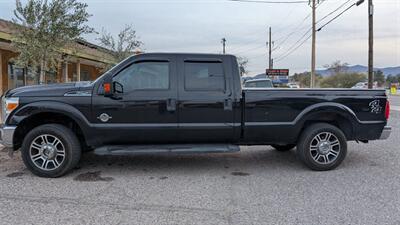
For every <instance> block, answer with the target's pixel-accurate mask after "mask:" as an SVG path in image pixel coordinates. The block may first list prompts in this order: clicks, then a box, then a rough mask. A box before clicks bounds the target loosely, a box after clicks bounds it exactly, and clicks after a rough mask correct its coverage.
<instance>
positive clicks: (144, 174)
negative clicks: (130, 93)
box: [0, 99, 400, 225]
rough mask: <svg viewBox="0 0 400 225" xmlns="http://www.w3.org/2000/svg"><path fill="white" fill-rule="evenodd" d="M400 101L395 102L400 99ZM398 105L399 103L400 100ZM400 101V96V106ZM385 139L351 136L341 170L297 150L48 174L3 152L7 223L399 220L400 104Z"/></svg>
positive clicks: (86, 164) (118, 162)
mask: <svg viewBox="0 0 400 225" xmlns="http://www.w3.org/2000/svg"><path fill="white" fill-rule="evenodd" d="M398 100H399V99H395V100H393V101H392V104H394V103H393V102H396V101H398ZM399 103H400V101H399ZM398 105H400V104H398ZM390 124H391V125H392V126H393V127H394V131H393V133H392V136H391V137H390V139H389V140H387V141H385V142H379V141H376V142H371V143H370V144H357V143H350V145H349V154H348V156H347V159H346V160H345V161H344V163H343V164H342V165H341V166H340V167H339V168H338V169H336V170H334V171H328V172H313V171H310V170H308V169H307V168H305V167H304V166H303V165H301V164H300V163H299V162H298V160H297V159H296V155H295V151H290V152H285V153H281V152H277V151H274V150H272V149H271V148H270V147H269V146H257V147H242V152H239V153H234V154H208V155H207V154H204V155H172V156H99V155H95V154H92V153H90V154H86V155H84V156H83V158H82V162H81V163H80V166H79V167H78V168H76V169H75V170H74V171H73V173H71V174H69V175H67V176H65V177H62V178H58V179H44V178H38V177H35V176H33V175H32V174H31V173H30V172H29V171H27V170H26V169H25V168H24V166H23V164H22V162H21V158H20V155H19V153H18V152H17V153H15V154H14V156H13V157H12V158H10V156H9V154H8V152H6V151H4V150H2V151H0V224H202V225H203V224H246V225H247V224H329V225H332V224H393V225H395V224H400V164H399V162H400V154H399V152H400V147H399V146H400V132H399V129H400V112H399V111H392V117H391V121H390Z"/></svg>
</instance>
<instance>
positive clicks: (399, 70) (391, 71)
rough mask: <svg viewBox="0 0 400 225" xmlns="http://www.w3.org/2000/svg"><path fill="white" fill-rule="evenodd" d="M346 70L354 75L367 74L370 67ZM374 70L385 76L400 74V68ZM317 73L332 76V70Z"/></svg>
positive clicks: (357, 66)
mask: <svg viewBox="0 0 400 225" xmlns="http://www.w3.org/2000/svg"><path fill="white" fill-rule="evenodd" d="M346 69H347V71H348V72H353V73H367V72H368V67H366V66H362V65H354V66H347V68H346ZM374 70H375V71H377V70H380V71H382V72H383V74H384V75H385V76H388V75H397V74H400V66H397V67H384V68H374ZM316 72H317V73H318V74H321V75H322V76H329V75H331V74H332V72H331V70H329V69H325V70H317V71H316Z"/></svg>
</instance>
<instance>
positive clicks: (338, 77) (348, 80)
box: [321, 73, 366, 88]
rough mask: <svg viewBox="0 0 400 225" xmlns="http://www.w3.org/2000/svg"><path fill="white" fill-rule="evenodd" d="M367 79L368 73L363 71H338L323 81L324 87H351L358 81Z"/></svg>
mask: <svg viewBox="0 0 400 225" xmlns="http://www.w3.org/2000/svg"><path fill="white" fill-rule="evenodd" d="M365 80H366V75H365V74H361V73H337V74H335V75H331V76H329V77H326V78H324V79H323V80H322V81H321V87H323V88H351V87H353V86H354V85H355V84H357V83H358V82H362V81H365Z"/></svg>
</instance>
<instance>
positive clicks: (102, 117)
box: [97, 113, 112, 123]
mask: <svg viewBox="0 0 400 225" xmlns="http://www.w3.org/2000/svg"><path fill="white" fill-rule="evenodd" d="M97 119H99V120H100V121H101V122H103V123H105V122H108V121H109V120H110V119H112V117H111V116H109V115H108V114H107V113H102V114H100V116H98V117H97Z"/></svg>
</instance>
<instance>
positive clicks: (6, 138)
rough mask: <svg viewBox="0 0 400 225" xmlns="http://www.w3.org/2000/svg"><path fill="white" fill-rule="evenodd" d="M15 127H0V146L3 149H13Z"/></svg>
mask: <svg viewBox="0 0 400 225" xmlns="http://www.w3.org/2000/svg"><path fill="white" fill-rule="evenodd" d="M16 128H17V127H15V126H4V125H3V124H1V125H0V144H2V145H4V146H5V147H8V148H11V147H13V143H14V142H13V138H14V132H15V129H16Z"/></svg>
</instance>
